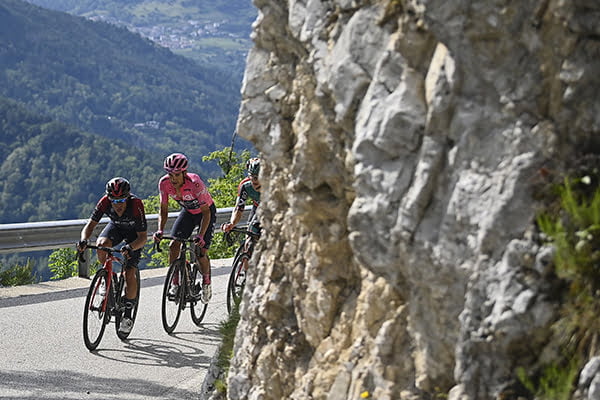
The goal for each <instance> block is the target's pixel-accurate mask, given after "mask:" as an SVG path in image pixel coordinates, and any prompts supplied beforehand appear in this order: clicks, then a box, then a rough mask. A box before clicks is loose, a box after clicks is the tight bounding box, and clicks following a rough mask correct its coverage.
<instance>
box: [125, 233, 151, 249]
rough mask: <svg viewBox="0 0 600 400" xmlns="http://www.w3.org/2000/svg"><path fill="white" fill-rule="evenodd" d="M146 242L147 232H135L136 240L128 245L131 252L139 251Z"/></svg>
mask: <svg viewBox="0 0 600 400" xmlns="http://www.w3.org/2000/svg"><path fill="white" fill-rule="evenodd" d="M147 241H148V232H145V231H144V232H137V238H136V239H135V240H134V241H133V242H131V243H129V245H130V246H131V248H132V249H133V250H137V249H141V248H142V247H144V245H145V244H146V242H147Z"/></svg>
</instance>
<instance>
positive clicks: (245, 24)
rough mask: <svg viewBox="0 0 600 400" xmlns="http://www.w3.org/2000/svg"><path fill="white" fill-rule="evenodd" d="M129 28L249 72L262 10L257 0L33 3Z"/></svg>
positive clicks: (48, 0)
mask: <svg viewBox="0 0 600 400" xmlns="http://www.w3.org/2000/svg"><path fill="white" fill-rule="evenodd" d="M28 2H30V3H33V4H37V5H39V6H41V7H44V8H48V9H52V10H58V11H64V12H67V13H69V14H72V15H78V16H82V17H86V18H90V19H94V20H102V21H106V22H110V23H113V24H116V25H120V26H125V27H127V28H128V29H129V30H131V31H133V32H137V33H139V34H140V35H142V36H143V37H147V38H149V39H151V40H153V41H154V42H156V43H159V44H160V45H161V46H164V47H168V48H169V49H171V50H172V51H173V52H176V53H177V54H181V55H184V56H186V57H189V58H192V59H194V60H198V61H200V62H202V63H207V62H208V63H210V65H212V66H215V67H217V68H218V69H219V70H222V71H228V72H230V73H232V74H233V75H234V76H237V77H240V78H241V76H242V74H243V69H244V66H245V60H246V54H247V52H248V49H249V48H250V46H251V44H252V42H251V40H250V31H251V25H252V22H253V21H254V20H255V19H256V15H257V11H256V8H255V7H254V6H253V5H252V1H251V0H195V1H189V0H169V1H161V2H157V1H154V0H127V1H124V0H28Z"/></svg>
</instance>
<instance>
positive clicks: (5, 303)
mask: <svg viewBox="0 0 600 400" xmlns="http://www.w3.org/2000/svg"><path fill="white" fill-rule="evenodd" d="M230 271H231V267H221V268H213V270H212V276H219V275H226V274H229V272H230ZM165 272H166V269H165ZM164 282H165V277H164V276H155V277H152V278H146V279H142V281H141V287H142V289H143V288H145V287H152V286H159V285H163V284H164ZM87 292H88V287H84V288H76V289H67V290H57V291H52V292H46V293H36V294H30V295H24V296H18V297H9V298H4V299H0V308H5V307H15V306H24V305H29V304H38V303H45V302H48V301H59V300H66V299H73V298H75V297H85V296H86V294H87Z"/></svg>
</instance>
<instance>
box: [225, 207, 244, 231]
mask: <svg viewBox="0 0 600 400" xmlns="http://www.w3.org/2000/svg"><path fill="white" fill-rule="evenodd" d="M243 213H244V212H243V211H240V209H239V208H237V207H236V208H235V209H234V210H233V212H232V213H231V218H230V219H229V224H224V226H223V228H224V230H225V231H226V232H229V231H230V230H231V229H233V228H234V227H235V226H236V225H237V224H238V222H240V220H241V219H242V215H243Z"/></svg>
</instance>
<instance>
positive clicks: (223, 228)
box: [221, 222, 235, 232]
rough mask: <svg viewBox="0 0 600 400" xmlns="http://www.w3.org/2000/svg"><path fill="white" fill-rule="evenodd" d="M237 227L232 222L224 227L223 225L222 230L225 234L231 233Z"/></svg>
mask: <svg viewBox="0 0 600 400" xmlns="http://www.w3.org/2000/svg"><path fill="white" fill-rule="evenodd" d="M234 226H235V225H233V224H232V223H231V222H225V223H224V224H223V225H221V230H222V231H223V232H229V231H231V230H232V229H233V227H234Z"/></svg>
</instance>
